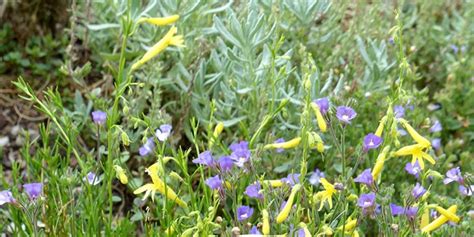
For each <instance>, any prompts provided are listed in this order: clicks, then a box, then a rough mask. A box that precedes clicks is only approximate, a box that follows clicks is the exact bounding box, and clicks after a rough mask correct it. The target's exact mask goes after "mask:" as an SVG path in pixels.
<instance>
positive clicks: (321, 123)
mask: <svg viewBox="0 0 474 237" xmlns="http://www.w3.org/2000/svg"><path fill="white" fill-rule="evenodd" d="M311 108H312V109H313V111H314V114H315V115H316V120H317V121H318V127H319V129H321V132H326V131H327V128H328V126H327V124H326V120H325V119H324V117H323V114H322V113H321V110H320V109H319V106H318V104H316V103H314V102H313V103H311Z"/></svg>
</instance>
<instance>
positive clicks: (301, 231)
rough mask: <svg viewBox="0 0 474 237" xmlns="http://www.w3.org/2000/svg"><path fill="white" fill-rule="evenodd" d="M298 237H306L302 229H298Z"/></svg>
mask: <svg viewBox="0 0 474 237" xmlns="http://www.w3.org/2000/svg"><path fill="white" fill-rule="evenodd" d="M298 237H306V234H305V233H304V229H303V228H300V229H299V230H298Z"/></svg>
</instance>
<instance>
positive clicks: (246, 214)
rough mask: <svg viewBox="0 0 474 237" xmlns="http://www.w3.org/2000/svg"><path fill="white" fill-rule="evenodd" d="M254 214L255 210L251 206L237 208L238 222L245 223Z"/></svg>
mask: <svg viewBox="0 0 474 237" xmlns="http://www.w3.org/2000/svg"><path fill="white" fill-rule="evenodd" d="M252 214H253V208H251V207H249V206H240V207H238V208H237V220H239V221H243V220H247V219H248V218H250V217H251V216H252Z"/></svg>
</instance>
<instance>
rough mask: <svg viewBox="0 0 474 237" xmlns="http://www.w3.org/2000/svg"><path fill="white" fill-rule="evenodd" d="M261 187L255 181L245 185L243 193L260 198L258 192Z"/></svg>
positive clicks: (260, 195) (261, 196)
mask: <svg viewBox="0 0 474 237" xmlns="http://www.w3.org/2000/svg"><path fill="white" fill-rule="evenodd" d="M261 189H262V187H261V186H260V183H259V182H257V183H255V184H251V185H249V186H247V188H246V189H245V192H244V193H245V194H246V195H247V196H249V197H251V198H258V199H262V198H263V195H262V194H261V193H260V191H261Z"/></svg>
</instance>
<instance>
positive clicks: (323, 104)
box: [313, 97, 329, 115]
mask: <svg viewBox="0 0 474 237" xmlns="http://www.w3.org/2000/svg"><path fill="white" fill-rule="evenodd" d="M313 103H315V104H317V105H318V107H319V111H321V114H323V115H324V114H326V113H327V112H328V110H329V99H328V98H327V97H323V98H319V99H316V100H314V101H313Z"/></svg>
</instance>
